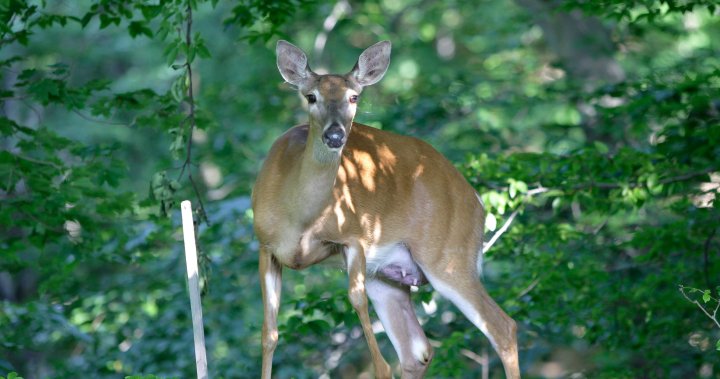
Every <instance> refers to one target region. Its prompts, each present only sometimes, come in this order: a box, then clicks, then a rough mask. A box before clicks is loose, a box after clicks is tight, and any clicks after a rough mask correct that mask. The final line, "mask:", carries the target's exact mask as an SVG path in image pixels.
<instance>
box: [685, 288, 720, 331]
mask: <svg viewBox="0 0 720 379" xmlns="http://www.w3.org/2000/svg"><path fill="white" fill-rule="evenodd" d="M680 293H681V294H682V295H683V296H684V297H685V299H687V301H689V302H691V303H693V304H695V305H697V306H698V308H700V310H701V311H703V313H705V315H706V316H708V317H709V318H710V319H711V320H713V322H714V323H715V325H717V327H718V328H720V321H718V319H717V312H718V308H720V300H717V299H716V301H718V305H717V306H716V307H715V311H714V312H713V313H712V314H710V312H708V311H707V310H706V309H705V307H703V306H702V304H700V302H699V301H697V300H693V299H691V298H690V297H689V296H688V295H687V294H686V293H685V287H683V286H682V285H681V286H680Z"/></svg>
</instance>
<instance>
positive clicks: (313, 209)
mask: <svg viewBox="0 0 720 379" xmlns="http://www.w3.org/2000/svg"><path fill="white" fill-rule="evenodd" d="M317 129H318V128H310V132H309V134H308V140H307V143H306V145H305V151H304V153H303V156H302V161H301V162H300V171H299V178H298V180H297V182H296V183H297V184H298V185H297V187H296V188H297V190H298V197H297V202H296V204H297V205H298V207H299V209H300V210H301V211H300V212H299V214H300V217H301V220H299V221H301V222H303V223H305V222H307V221H311V220H313V219H315V218H317V217H318V216H319V215H320V214H321V213H323V212H324V211H325V209H327V207H328V206H329V205H330V204H332V203H333V202H334V201H335V199H334V194H333V187H334V186H335V180H336V178H337V174H338V168H339V167H340V159H341V155H342V153H341V151H340V150H330V149H329V148H328V147H327V146H326V145H325V144H324V143H323V142H322V139H321V137H320V136H319V135H315V133H313V131H314V130H317Z"/></svg>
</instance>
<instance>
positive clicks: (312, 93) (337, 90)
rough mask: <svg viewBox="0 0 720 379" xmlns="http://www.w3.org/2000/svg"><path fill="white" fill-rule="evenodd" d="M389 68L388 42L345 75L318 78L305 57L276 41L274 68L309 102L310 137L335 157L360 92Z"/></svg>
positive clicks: (369, 52) (372, 49)
mask: <svg viewBox="0 0 720 379" xmlns="http://www.w3.org/2000/svg"><path fill="white" fill-rule="evenodd" d="M389 64H390V42H389V41H382V42H378V43H376V44H374V45H372V46H370V47H369V48H367V49H366V50H365V51H363V53H362V54H360V57H359V58H358V61H357V63H356V64H355V67H353V69H352V70H350V72H348V73H347V74H345V75H318V74H316V73H314V72H313V71H312V70H311V69H310V66H308V63H307V56H306V55H305V53H304V52H303V51H302V50H300V49H299V48H297V47H296V46H294V45H292V44H291V43H289V42H287V41H282V40H281V41H278V44H277V65H278V69H279V70H280V74H281V75H282V77H283V78H284V79H285V81H287V82H288V83H290V84H292V85H294V86H296V87H297V89H298V91H300V94H301V95H302V96H303V97H305V99H306V100H307V102H308V110H309V112H310V129H311V132H310V136H314V138H316V139H318V141H308V143H318V142H320V143H321V144H322V146H324V149H326V150H329V152H332V153H334V154H333V155H336V154H338V153H339V152H340V150H342V147H343V146H345V143H346V142H347V138H348V135H349V133H350V128H351V127H352V121H353V118H354V117H355V112H356V111H357V104H358V101H359V96H360V93H361V92H362V90H363V88H364V87H366V86H369V85H371V84H375V83H377V82H378V81H379V80H380V79H382V77H383V75H385V72H386V71H387V68H388V65H389Z"/></svg>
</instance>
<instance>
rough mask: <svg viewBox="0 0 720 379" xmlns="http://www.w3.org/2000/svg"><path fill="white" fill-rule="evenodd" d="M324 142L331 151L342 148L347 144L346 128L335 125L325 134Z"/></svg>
mask: <svg viewBox="0 0 720 379" xmlns="http://www.w3.org/2000/svg"><path fill="white" fill-rule="evenodd" d="M323 142H325V144H326V145H327V146H328V147H329V148H331V149H339V148H341V147H342V146H343V145H344V144H345V128H343V126H342V125H340V124H338V123H333V124H332V125H330V127H329V128H327V130H325V133H323Z"/></svg>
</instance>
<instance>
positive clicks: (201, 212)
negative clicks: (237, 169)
mask: <svg viewBox="0 0 720 379" xmlns="http://www.w3.org/2000/svg"><path fill="white" fill-rule="evenodd" d="M192 24H193V18H192V6H191V5H190V3H188V5H187V19H186V27H185V47H186V49H187V51H188V52H189V51H190V49H191V47H192ZM185 69H186V73H187V81H188V96H187V104H188V107H189V109H188V115H187V117H186V118H185V119H183V120H182V121H181V122H180V127H181V128H182V127H183V125H184V124H185V123H186V122H187V124H188V126H187V128H188V132H187V147H186V149H185V150H186V154H185V161H184V162H183V164H182V167H181V169H180V175H179V176H178V180H179V179H181V178H182V176H183V175H184V174H185V168H187V169H188V180H189V181H190V184H191V185H192V187H193V190H194V191H195V196H197V200H198V209H197V210H196V211H197V213H198V216H199V217H200V219H201V220H203V221H205V223H206V224H208V225H210V220H209V219H208V217H207V212H205V205H204V204H203V202H202V196H200V191H199V190H198V187H197V184H196V183H195V180H193V177H192V173H191V171H192V136H193V131H194V130H195V127H196V126H197V123H196V118H195V95H194V92H193V71H192V62H190V57H189V56H186V57H185Z"/></svg>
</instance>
